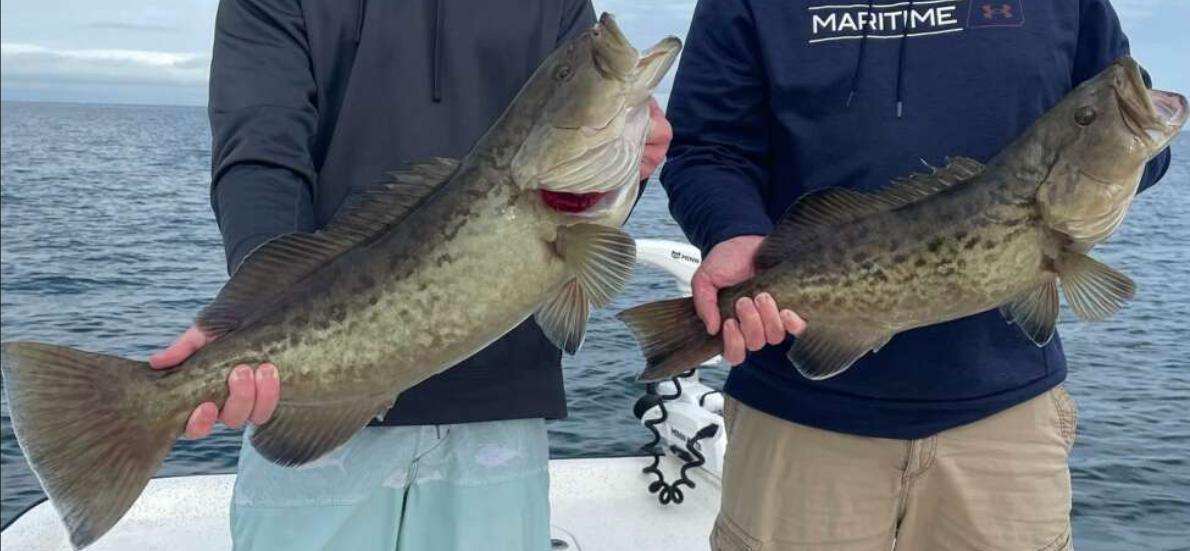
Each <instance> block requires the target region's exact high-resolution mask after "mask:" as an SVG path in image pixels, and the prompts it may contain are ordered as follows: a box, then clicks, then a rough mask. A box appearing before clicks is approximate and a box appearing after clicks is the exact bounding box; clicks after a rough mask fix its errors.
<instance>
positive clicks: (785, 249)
mask: <svg viewBox="0 0 1190 551" xmlns="http://www.w3.org/2000/svg"><path fill="white" fill-rule="evenodd" d="M1186 117H1187V108H1186V99H1185V98H1184V97H1182V96H1180V95H1178V94H1173V93H1169V92H1162V91H1157V90H1148V89H1146V86H1145V82H1144V80H1143V77H1142V73H1141V71H1140V67H1139V66H1138V65H1137V64H1136V62H1135V61H1133V60H1132V59H1131V58H1129V57H1122V58H1120V59H1117V60H1116V61H1115V62H1113V63H1112V64H1111V65H1109V66H1108V67H1107V68H1105V69H1104V70H1103V71H1102V72H1100V74H1098V75H1096V76H1095V77H1094V78H1092V79H1090V80H1088V81H1087V82H1085V83H1083V84H1081V85H1080V86H1078V87H1077V88H1076V89H1074V90H1072V91H1071V92H1070V93H1069V94H1067V96H1066V97H1065V98H1063V99H1062V100H1061V101H1060V102H1059V103H1058V104H1057V105H1055V106H1054V107H1053V108H1052V109H1050V110H1049V111H1048V112H1046V113H1045V114H1044V115H1043V116H1042V117H1040V118H1039V119H1038V120H1037V121H1036V122H1035V123H1034V124H1033V125H1032V126H1031V127H1030V128H1029V129H1028V130H1026V131H1025V132H1024V133H1023V134H1022V135H1021V136H1020V137H1018V138H1017V139H1016V140H1015V141H1014V142H1013V143H1012V144H1010V145H1009V146H1008V147H1007V148H1005V149H1004V150H1003V151H1001V152H1000V153H999V154H997V155H996V156H995V157H994V158H992V159H991V160H990V161H989V162H988V164H987V165H984V164H982V163H980V162H977V161H975V160H973V159H969V158H961V157H956V158H950V159H948V160H947V163H946V166H944V167H942V168H937V169H934V170H933V171H932V173H929V174H916V175H913V176H911V177H908V178H904V179H900V180H897V181H895V182H893V183H891V184H890V185H888V186H886V187H885V188H884V189H882V190H880V191H878V192H876V193H870V194H869V193H860V192H855V191H851V190H847V189H843V188H827V189H823V190H819V191H814V192H811V193H809V194H807V195H805V196H804V197H802V198H800V199H799V200H798V201H796V202H795V203H794V204H793V206H791V207H790V208H789V210H788V211H787V212H786V213H785V215H784V217H783V219H782V220H781V221H780V222H779V223H778V225H777V227H776V228H775V229H774V230H773V232H772V233H771V234H770V235H769V236H768V237H766V238H765V239H764V241H762V242H761V245H760V248H759V249H758V251H757V253H756V257H755V268H756V270H757V275H756V276H755V277H753V278H751V279H749V280H747V281H744V282H742V283H740V284H737V285H735V286H732V287H728V288H726V289H722V290H721V291H720V292H719V297H718V305H719V310H720V313H721V314H722V316H723V317H724V319H727V318H731V317H734V316H735V304H736V301H737V300H739V299H740V298H741V297H753V296H756V295H757V294H758V293H762V292H764V293H769V294H771V295H772V297H773V298H774V299H775V300H776V302H777V304H779V305H780V306H781V307H782V308H789V309H792V310H794V311H795V312H797V313H798V314H799V315H800V316H801V317H802V318H804V319H805V320H806V330H805V332H804V333H803V334H802V335H801V336H799V337H797V338H796V339H795V340H794V342H793V344H792V346H791V347H790V349H789V353H788V356H789V359H790V360H791V361H792V363H793V365H794V366H796V368H797V369H798V371H799V372H800V373H801V374H802V375H804V376H806V377H808V378H810V379H816V380H817V379H825V378H828V377H832V376H835V375H837V374H839V373H841V372H843V371H844V370H846V369H847V368H848V367H850V366H851V365H852V364H853V363H854V362H855V361H856V360H857V359H859V358H860V357H862V356H863V355H864V354H867V353H869V352H873V351H877V352H878V351H879V350H880V348H881V347H882V346H883V345H884V344H885V343H887V342H888V341H889V339H891V338H893V337H894V336H895V335H896V334H897V333H900V332H902V331H906V330H908V329H912V328H915V327H922V326H925V325H932V324H936V323H942V322H945V321H949V320H954V319H957V318H962V317H965V316H970V315H973V314H977V313H980V312H984V311H987V310H991V309H994V308H1000V311H1001V312H1002V313H1003V314H1004V317H1005V318H1006V319H1007V320H1008V321H1011V322H1015V323H1016V324H1017V325H1019V326H1020V328H1021V329H1022V330H1023V331H1024V332H1025V334H1026V335H1028V336H1029V338H1030V339H1032V340H1033V342H1035V343H1036V344H1037V345H1038V346H1041V345H1044V344H1046V343H1047V342H1049V340H1050V338H1051V337H1052V336H1053V334H1054V325H1055V323H1056V321H1057V318H1058V288H1059V286H1061V288H1062V290H1063V292H1064V294H1065V296H1066V301H1067V302H1068V303H1069V305H1070V308H1071V310H1073V312H1074V314H1075V315H1076V316H1077V317H1079V318H1081V319H1084V320H1092V321H1098V320H1104V319H1106V318H1108V317H1110V316H1112V315H1113V314H1114V313H1115V312H1116V311H1117V310H1119V308H1120V307H1121V306H1122V305H1123V303H1124V302H1125V301H1127V300H1129V299H1131V298H1132V297H1133V294H1134V292H1135V285H1134V284H1133V282H1132V280H1131V279H1129V278H1128V277H1127V276H1125V275H1123V274H1121V273H1119V272H1117V271H1116V270H1114V269H1112V268H1111V267H1109V266H1106V265H1104V264H1102V263H1100V262H1098V261H1096V260H1094V259H1092V258H1091V257H1090V256H1088V255H1087V252H1088V251H1089V250H1090V249H1091V248H1092V247H1093V246H1094V245H1095V244H1097V243H1099V242H1101V241H1103V240H1104V239H1106V238H1107V237H1109V236H1110V235H1111V234H1112V232H1114V231H1115V230H1116V228H1118V227H1119V226H1120V223H1121V222H1122V221H1123V220H1124V215H1125V214H1126V213H1127V211H1128V207H1129V205H1131V204H1132V200H1133V198H1134V197H1135V195H1136V191H1137V186H1138V185H1139V183H1140V178H1141V174H1142V173H1143V172H1144V169H1145V163H1146V162H1147V161H1149V160H1150V159H1152V158H1153V157H1154V156H1155V155H1157V154H1158V153H1159V152H1160V151H1161V150H1163V149H1164V148H1165V147H1166V146H1167V145H1168V144H1169V142H1170V141H1171V140H1172V139H1173V137H1174V136H1175V135H1176V134H1177V133H1178V131H1179V130H1180V129H1181V128H1182V126H1183V125H1184V124H1185V123H1186ZM978 131H979V129H972V132H978ZM859 154H862V153H859ZM619 317H620V319H621V320H623V321H624V322H626V323H627V324H628V325H629V327H630V328H631V329H632V331H633V333H634V334H635V336H636V339H637V341H638V342H639V344H640V346H641V350H642V351H643V353H644V355H645V358H646V360H647V362H648V363H647V366H646V368H645V370H644V371H643V372H642V373H641V375H640V377H639V379H640V380H641V381H650V382H651V381H658V380H662V379H666V378H669V377H673V376H675V375H678V374H680V373H682V372H684V371H686V370H688V369H690V368H692V367H695V366H697V365H699V364H700V363H702V362H704V361H706V360H708V359H710V358H712V357H714V356H715V355H717V354H720V353H721V351H722V339H721V338H719V337H717V336H712V335H708V334H707V331H706V328H705V326H704V324H703V323H702V321H701V320H700V319H699V318H698V316H697V314H696V313H695V310H694V306H693V303H692V302H691V299H690V298H684V299H673V300H667V301H661V302H655V303H649V304H645V305H641V306H637V307H635V308H632V309H629V310H626V311H624V312H621V313H620V314H619ZM911 368H912V366H906V369H911Z"/></svg>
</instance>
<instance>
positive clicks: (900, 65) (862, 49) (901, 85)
mask: <svg viewBox="0 0 1190 551" xmlns="http://www.w3.org/2000/svg"><path fill="white" fill-rule="evenodd" d="M874 3H875V0H868V13H869V14H870V13H872V8H873V4H874ZM913 7H914V0H909V6H908V8H907V10H906V12H905V19H904V22H903V23H902V24H901V39H900V44H899V45H898V48H899V49H898V51H897V118H898V119H899V118H901V117H902V115H904V112H905V104H904V97H905V50H906V49H908V48H907V44H906V42H908V41H909V21H910V20H912V18H913ZM870 27H871V25H864V34H863V36H862V37H860V40H859V55H857V56H856V59H855V72H853V73H852V74H851V90H850V91H849V92H848V93H847V103H846V106H847V107H851V102H852V101H853V100H855V95H856V94H857V93H858V92H859V82H860V77H861V76H863V68H864V58H865V57H866V56H867V52H868V30H869V29H870Z"/></svg>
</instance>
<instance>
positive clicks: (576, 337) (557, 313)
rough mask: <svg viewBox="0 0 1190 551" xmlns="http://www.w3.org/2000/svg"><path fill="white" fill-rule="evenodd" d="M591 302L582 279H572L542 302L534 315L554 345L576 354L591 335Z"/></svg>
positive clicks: (568, 352)
mask: <svg viewBox="0 0 1190 551" xmlns="http://www.w3.org/2000/svg"><path fill="white" fill-rule="evenodd" d="M589 306H590V301H589V300H588V299H587V295H586V294H584V293H583V288H582V287H581V286H580V285H579V283H578V280H576V279H572V280H570V281H567V282H566V283H565V284H563V285H562V288H561V289H560V290H559V291H558V294H556V295H554V296H553V297H552V298H550V300H548V301H546V303H545V304H542V305H541V308H540V309H538V310H537V313H536V314H535V315H534V316H533V319H534V320H536V321H537V325H539V326H541V330H542V331H544V332H545V336H546V337H547V338H549V339H550V342H552V343H554V346H556V347H558V348H560V349H562V350H564V351H565V352H566V353H567V354H570V355H571V356H573V355H575V354H576V353H578V350H579V348H582V346H583V340H585V339H586V338H587V316H588V315H589V313H590V307H589Z"/></svg>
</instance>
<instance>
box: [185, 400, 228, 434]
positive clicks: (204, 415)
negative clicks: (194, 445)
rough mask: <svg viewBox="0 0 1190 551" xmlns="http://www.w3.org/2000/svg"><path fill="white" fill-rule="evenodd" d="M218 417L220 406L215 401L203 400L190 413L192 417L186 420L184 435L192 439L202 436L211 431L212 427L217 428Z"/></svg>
mask: <svg viewBox="0 0 1190 551" xmlns="http://www.w3.org/2000/svg"><path fill="white" fill-rule="evenodd" d="M218 419H219V408H218V407H216V406H215V403H214V402H203V403H202V404H200V405H199V406H198V407H196V408H194V412H192V413H191V414H190V419H189V420H188V421H186V432H184V433H183V434H182V437H183V438H188V439H190V440H193V439H195V438H202V437H204V436H206V435H208V434H210V433H211V429H214V428H215V421H217V420H218Z"/></svg>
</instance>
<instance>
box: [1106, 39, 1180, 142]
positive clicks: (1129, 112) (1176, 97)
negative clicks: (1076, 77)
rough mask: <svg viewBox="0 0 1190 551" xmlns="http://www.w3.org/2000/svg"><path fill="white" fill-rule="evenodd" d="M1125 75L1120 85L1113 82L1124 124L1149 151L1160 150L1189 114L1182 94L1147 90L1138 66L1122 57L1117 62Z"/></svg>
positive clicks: (1117, 82) (1118, 82)
mask: <svg viewBox="0 0 1190 551" xmlns="http://www.w3.org/2000/svg"><path fill="white" fill-rule="evenodd" d="M1116 64H1117V65H1118V66H1120V67H1121V68H1122V70H1123V71H1124V75H1123V79H1122V80H1123V82H1121V80H1117V81H1116V98H1117V101H1118V102H1119V105H1120V111H1121V112H1123V114H1124V122H1125V123H1126V124H1127V125H1128V127H1129V128H1130V129H1131V130H1132V132H1133V133H1134V134H1136V136H1138V137H1139V138H1140V139H1141V140H1143V141H1144V142H1145V144H1146V145H1148V146H1149V147H1150V148H1152V149H1154V150H1160V149H1162V148H1164V146H1165V145H1166V144H1168V143H1169V142H1170V140H1172V139H1173V137H1174V136H1175V135H1176V134H1177V133H1178V131H1180V130H1181V129H1182V127H1183V126H1184V125H1185V124H1186V119H1187V116H1188V114H1190V110H1188V109H1187V103H1186V98H1185V97H1184V96H1182V95H1181V94H1177V93H1174V92H1166V91H1164V90H1150V89H1149V88H1148V86H1146V85H1145V81H1144V77H1143V75H1142V74H1141V71H1140V65H1139V64H1137V63H1136V61H1135V60H1133V59H1132V58H1131V57H1128V56H1125V57H1122V58H1121V59H1119V60H1117V61H1116Z"/></svg>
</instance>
